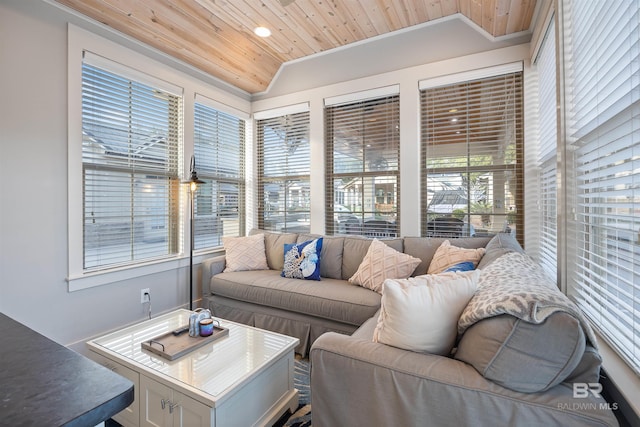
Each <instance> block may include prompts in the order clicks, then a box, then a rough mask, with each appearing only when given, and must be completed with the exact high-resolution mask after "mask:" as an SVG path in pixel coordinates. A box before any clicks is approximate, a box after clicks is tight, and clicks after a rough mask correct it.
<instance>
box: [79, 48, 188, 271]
mask: <svg viewBox="0 0 640 427" xmlns="http://www.w3.org/2000/svg"><path fill="white" fill-rule="evenodd" d="M82 132H83V144H82V164H83V220H84V228H83V247H84V250H83V252H84V263H83V264H84V269H85V270H99V269H104V268H110V267H113V266H117V265H127V264H135V263H139V262H142V261H148V260H151V259H154V258H159V257H167V256H170V255H175V254H177V252H178V238H179V230H178V224H179V210H180V209H179V201H178V200H179V188H180V187H179V185H180V179H179V172H178V157H179V150H180V147H181V142H182V141H181V138H182V95H181V94H174V93H170V92H168V91H166V90H164V89H162V88H159V87H154V86H152V85H148V84H146V83H144V82H140V81H136V80H134V79H131V78H128V77H126V76H121V75H120V74H115V73H113V72H111V71H109V70H106V69H103V68H100V67H97V66H94V65H92V64H91V63H90V62H88V61H85V62H84V63H83V68H82Z"/></svg>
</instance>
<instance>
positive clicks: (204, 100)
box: [193, 93, 250, 253]
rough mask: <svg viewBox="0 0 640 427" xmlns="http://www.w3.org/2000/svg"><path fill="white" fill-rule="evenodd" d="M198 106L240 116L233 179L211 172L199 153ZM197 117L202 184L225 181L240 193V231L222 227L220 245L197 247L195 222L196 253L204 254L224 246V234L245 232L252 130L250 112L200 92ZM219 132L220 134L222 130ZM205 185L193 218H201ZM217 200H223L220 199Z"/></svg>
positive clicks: (235, 234) (213, 207)
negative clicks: (238, 143)
mask: <svg viewBox="0 0 640 427" xmlns="http://www.w3.org/2000/svg"><path fill="white" fill-rule="evenodd" d="M198 105H202V106H203V107H205V108H208V109H209V110H213V111H214V112H215V113H216V114H221V115H224V116H230V117H229V118H233V119H237V120H238V121H239V123H238V125H239V126H241V127H242V130H240V129H239V132H240V134H239V135H238V138H239V140H240V146H239V147H238V153H237V155H238V159H239V163H240V164H239V165H238V177H236V178H234V177H222V176H216V175H215V174H213V173H211V174H210V173H208V172H207V170H206V168H205V167H203V166H202V165H203V164H205V162H206V159H204V158H203V156H201V155H199V154H198V153H197V151H198V146H197V145H198V141H197V138H196V135H197V132H198V129H197V126H198V124H197V108H198ZM193 108H194V120H193V133H194V141H193V144H194V153H195V160H196V170H197V171H198V177H199V178H200V179H201V180H203V181H205V184H203V185H209V184H213V183H222V184H231V185H237V186H238V193H237V198H238V201H237V216H238V228H237V233H233V234H225V231H224V227H223V229H222V230H221V233H220V234H219V235H218V237H219V238H220V245H217V246H208V247H207V246H205V247H198V245H197V240H198V233H197V223H196V227H195V232H196V235H195V243H196V245H195V248H194V251H195V252H196V253H201V252H206V251H209V250H212V249H213V250H215V249H220V248H221V247H222V237H225V236H230V237H237V236H242V235H244V232H245V223H246V221H245V218H246V203H245V199H246V148H247V141H248V139H249V136H250V132H249V125H250V123H249V122H250V121H249V119H250V115H249V114H247V113H244V112H242V111H240V110H237V109H235V108H232V107H230V106H228V105H225V104H223V103H221V102H218V101H215V100H213V99H210V98H208V97H206V96H204V95H201V94H199V93H196V94H195V101H194V107H193ZM229 118H227V119H225V118H223V120H228V119H229ZM217 135H220V134H219V133H218V134H217ZM202 188H203V186H199V187H198V189H197V191H196V199H195V203H194V208H195V212H194V218H195V220H196V221H197V220H198V216H199V212H198V208H199V203H198V202H199V199H200V198H202V197H203V195H202V194H201V192H202ZM218 200H220V199H219V198H218ZM214 205H215V203H214V201H213V200H211V206H212V210H213V211H215V212H217V214H216V215H218V216H219V215H220V212H221V210H222V209H221V207H220V205H217V206H214Z"/></svg>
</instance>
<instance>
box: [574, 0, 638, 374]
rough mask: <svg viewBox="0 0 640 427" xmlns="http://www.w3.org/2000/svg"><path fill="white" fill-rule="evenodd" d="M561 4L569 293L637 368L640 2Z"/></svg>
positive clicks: (605, 335)
mask: <svg viewBox="0 0 640 427" xmlns="http://www.w3.org/2000/svg"><path fill="white" fill-rule="evenodd" d="M562 6H563V8H564V14H563V15H564V27H565V31H564V35H565V39H564V44H565V50H566V53H565V64H564V65H565V68H566V69H565V76H566V78H567V80H566V86H567V88H568V90H567V96H568V97H567V104H566V111H567V116H568V123H569V129H568V130H567V133H568V135H567V139H568V141H569V142H570V143H571V144H572V146H571V151H573V152H574V162H575V164H574V170H572V171H571V172H572V175H574V178H575V182H574V183H573V185H572V186H569V187H570V188H571V189H572V190H573V191H574V192H575V199H574V200H571V206H572V207H573V208H574V209H575V215H573V216H572V217H570V226H571V231H572V234H573V235H572V238H573V239H575V245H576V248H575V249H576V253H575V259H572V261H574V262H572V267H574V268H572V269H571V271H569V278H568V287H569V295H570V296H571V297H572V298H573V299H574V300H575V301H576V302H577V304H578V305H579V307H580V308H581V309H582V310H583V311H584V312H585V313H586V315H587V316H588V317H589V319H590V320H591V322H592V324H593V325H594V326H595V328H596V329H598V330H599V331H600V332H601V333H602V336H603V337H604V339H606V340H607V341H608V342H609V344H610V345H611V346H612V347H613V348H614V349H615V350H616V351H617V352H618V354H619V355H620V356H621V357H622V358H623V359H624V360H625V361H626V362H627V363H628V364H629V366H630V367H631V368H632V369H634V370H635V371H636V372H637V373H639V374H640V327H639V326H640V194H639V192H638V188H639V183H640V154H639V153H640V41H639V40H640V7H639V5H638V2H614V3H603V2H591V1H584V0H573V1H569V2H563V3H562Z"/></svg>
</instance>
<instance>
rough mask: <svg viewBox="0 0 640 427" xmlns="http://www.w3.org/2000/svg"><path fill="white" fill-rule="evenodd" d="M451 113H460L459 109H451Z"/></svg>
mask: <svg viewBox="0 0 640 427" xmlns="http://www.w3.org/2000/svg"><path fill="white" fill-rule="evenodd" d="M449 112H450V113H457V112H458V109H457V108H452V109H450V110H449Z"/></svg>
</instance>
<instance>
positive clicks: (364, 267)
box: [349, 239, 421, 293]
mask: <svg viewBox="0 0 640 427" xmlns="http://www.w3.org/2000/svg"><path fill="white" fill-rule="evenodd" d="M420 262H421V260H420V258H415V257H412V256H411V255H407V254H403V253H402V252H398V251H396V250H395V249H393V248H392V247H389V246H387V245H385V244H384V243H382V242H381V241H380V240H378V239H373V241H372V242H371V246H369V250H368V251H367V254H366V255H365V256H364V259H363V260H362V262H361V263H360V266H359V267H358V270H357V271H356V272H355V274H354V275H353V276H351V277H350V278H349V282H351V283H353V284H355V285H360V286H362V287H364V288H368V289H371V290H373V291H376V292H378V293H380V292H382V283H384V281H385V279H405V278H407V277H409V276H411V273H413V270H415V269H416V267H417V266H418V264H420Z"/></svg>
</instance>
